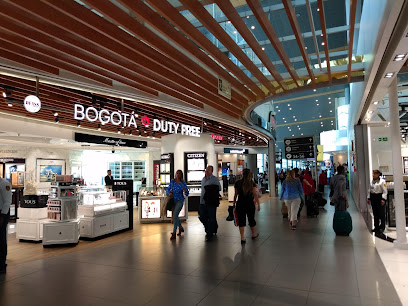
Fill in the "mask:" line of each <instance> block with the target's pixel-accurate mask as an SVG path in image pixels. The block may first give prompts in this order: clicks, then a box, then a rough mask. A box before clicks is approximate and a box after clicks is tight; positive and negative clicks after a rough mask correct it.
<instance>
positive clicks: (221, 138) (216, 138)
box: [211, 134, 224, 140]
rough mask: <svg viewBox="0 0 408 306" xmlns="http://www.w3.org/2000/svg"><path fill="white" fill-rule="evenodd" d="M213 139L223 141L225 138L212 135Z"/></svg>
mask: <svg viewBox="0 0 408 306" xmlns="http://www.w3.org/2000/svg"><path fill="white" fill-rule="evenodd" d="M211 137H212V139H214V140H223V139H224V136H221V135H215V134H211Z"/></svg>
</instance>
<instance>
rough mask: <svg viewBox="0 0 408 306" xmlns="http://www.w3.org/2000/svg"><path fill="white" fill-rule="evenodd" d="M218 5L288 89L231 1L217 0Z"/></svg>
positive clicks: (266, 65) (277, 79)
mask: <svg viewBox="0 0 408 306" xmlns="http://www.w3.org/2000/svg"><path fill="white" fill-rule="evenodd" d="M215 2H216V3H217V5H218V7H219V8H220V9H221V10H222V11H223V12H224V14H225V16H227V18H228V19H229V20H230V21H231V22H232V24H233V25H234V27H235V28H236V29H237V31H238V32H239V34H240V35H241V36H242V38H243V39H244V40H245V41H246V42H247V43H248V45H249V46H250V47H251V49H252V51H253V52H254V53H255V54H256V56H258V58H259V59H260V61H261V62H262V63H263V64H264V65H265V67H266V69H268V71H269V72H270V73H271V75H272V76H273V77H274V79H275V80H276V82H277V83H278V84H279V86H280V87H281V88H282V89H283V90H285V91H286V90H287V86H286V83H285V81H284V80H283V78H282V76H281V75H280V74H279V72H278V70H276V68H275V66H274V65H273V64H272V62H271V60H270V59H269V58H268V56H267V55H266V53H265V52H264V51H263V50H262V47H261V45H260V44H259V43H258V40H257V39H256V38H255V36H254V35H253V34H252V33H251V31H249V29H248V26H247V25H246V24H245V22H244V21H243V20H242V18H241V16H239V14H238V12H237V11H236V10H235V8H234V7H233V6H232V4H231V3H230V2H229V1H223V0H216V1H215Z"/></svg>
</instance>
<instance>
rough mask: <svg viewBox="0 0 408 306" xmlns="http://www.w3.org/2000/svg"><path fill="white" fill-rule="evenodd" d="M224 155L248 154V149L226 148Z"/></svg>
mask: <svg viewBox="0 0 408 306" xmlns="http://www.w3.org/2000/svg"><path fill="white" fill-rule="evenodd" d="M224 153H231V154H248V149H229V148H224Z"/></svg>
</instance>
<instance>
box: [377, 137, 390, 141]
mask: <svg viewBox="0 0 408 306" xmlns="http://www.w3.org/2000/svg"><path fill="white" fill-rule="evenodd" d="M378 141H388V137H380V138H378Z"/></svg>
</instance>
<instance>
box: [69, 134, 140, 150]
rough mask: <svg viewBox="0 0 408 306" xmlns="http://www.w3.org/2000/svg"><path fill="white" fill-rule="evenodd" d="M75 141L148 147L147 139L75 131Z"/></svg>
mask: <svg viewBox="0 0 408 306" xmlns="http://www.w3.org/2000/svg"><path fill="white" fill-rule="evenodd" d="M75 141H77V142H86V143H96V144H104V145H109V146H117V147H132V148H146V146H147V142H146V141H138V140H132V139H120V138H114V137H105V136H97V135H88V134H82V133H75Z"/></svg>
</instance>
